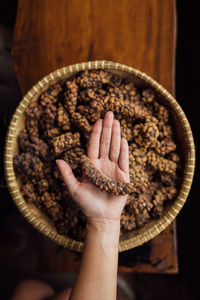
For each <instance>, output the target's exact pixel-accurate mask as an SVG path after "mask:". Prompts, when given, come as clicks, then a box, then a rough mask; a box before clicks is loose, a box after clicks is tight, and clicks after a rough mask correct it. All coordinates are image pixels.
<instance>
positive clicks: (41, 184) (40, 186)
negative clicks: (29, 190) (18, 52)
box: [35, 178, 49, 194]
mask: <svg viewBox="0 0 200 300" xmlns="http://www.w3.org/2000/svg"><path fill="white" fill-rule="evenodd" d="M35 188H36V189H37V191H38V192H39V193H40V194H42V193H44V192H47V191H48V189H49V183H48V181H47V180H46V179H44V178H43V179H41V180H39V181H37V182H36V184H35Z"/></svg>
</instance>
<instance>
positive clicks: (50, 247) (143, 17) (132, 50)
mask: <svg viewBox="0 0 200 300" xmlns="http://www.w3.org/2000/svg"><path fill="white" fill-rule="evenodd" d="M175 49H176V7H175V1H174V0H165V1H160V0H143V1H141V0H84V1H80V0H59V1H57V0H42V1H41V0H18V10H17V18H16V24H15V30H14V36H13V47H12V57H13V61H14V67H15V70H16V74H17V78H18V81H19V85H20V88H21V92H22V94H25V92H26V91H27V90H28V89H29V88H31V87H32V85H33V84H35V83H36V82H37V81H38V80H39V79H40V78H42V77H43V76H44V75H46V74H48V73H49V72H51V71H53V70H55V69H57V68H60V67H63V66H67V65H70V64H73V63H78V62H84V61H89V60H101V59H104V60H111V61H116V62H119V63H124V64H127V65H130V66H133V67H134V68H138V69H139V70H141V71H144V72H146V73H147V74H148V75H150V76H152V77H153V78H154V79H156V80H157V81H158V82H159V83H160V84H161V85H163V86H164V87H165V88H166V89H167V90H168V91H169V92H171V93H172V94H174V92H175V87H174V83H175V82H174V76H175ZM79 262H80V255H76V254H74V253H73V252H71V251H69V250H67V249H63V248H60V247H58V246H57V245H56V244H55V243H53V242H52V241H50V240H48V239H47V238H45V237H44V239H43V240H42V244H41V252H40V255H39V258H38V269H39V270H42V271H45V272H47V271H50V272H74V271H77V269H78V266H79ZM119 271H126V272H135V271H137V272H155V273H159V272H161V273H176V272H178V263H177V249H176V225H175V222H174V223H173V224H171V225H170V226H169V227H168V228H167V229H166V230H165V231H164V232H162V233H161V234H160V235H159V236H157V237H155V238H154V239H153V240H151V241H150V242H148V243H146V244H145V245H143V246H141V247H138V248H136V249H133V250H129V251H126V252H124V253H121V254H120V255H119Z"/></svg>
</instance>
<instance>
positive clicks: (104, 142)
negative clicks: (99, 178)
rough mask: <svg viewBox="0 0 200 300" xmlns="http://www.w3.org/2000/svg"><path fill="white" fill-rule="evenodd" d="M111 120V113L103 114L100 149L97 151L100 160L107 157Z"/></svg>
mask: <svg viewBox="0 0 200 300" xmlns="http://www.w3.org/2000/svg"><path fill="white" fill-rule="evenodd" d="M113 118H114V115H113V112H111V111H109V112H107V113H106V114H105V117H104V120H103V127H102V132H101V139H100V149H99V156H100V158H107V157H108V156H109V152H110V139H111V132H112V124H113Z"/></svg>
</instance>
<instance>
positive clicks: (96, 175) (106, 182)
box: [82, 155, 137, 195]
mask: <svg viewBox="0 0 200 300" xmlns="http://www.w3.org/2000/svg"><path fill="white" fill-rule="evenodd" d="M82 168H83V171H84V174H85V175H86V176H87V177H88V178H89V179H90V181H91V182H92V183H94V184H95V185H96V187H98V188H99V189H100V190H101V191H104V192H108V193H112V194H115V195H126V194H132V193H136V192H137V190H136V188H135V186H134V185H133V184H131V183H128V182H123V181H120V180H116V181H115V180H113V179H111V178H109V177H108V176H106V175H105V174H103V173H102V172H100V171H99V170H97V169H96V168H95V166H94V164H93V163H92V161H91V160H90V159H89V158H88V157H87V156H86V155H83V157H82Z"/></svg>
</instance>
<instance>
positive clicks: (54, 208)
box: [40, 192, 63, 221]
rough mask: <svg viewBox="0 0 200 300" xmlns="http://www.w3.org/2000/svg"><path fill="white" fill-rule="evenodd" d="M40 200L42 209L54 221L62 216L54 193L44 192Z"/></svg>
mask: <svg viewBox="0 0 200 300" xmlns="http://www.w3.org/2000/svg"><path fill="white" fill-rule="evenodd" d="M40 202H41V203H42V204H43V211H44V212H45V213H46V214H47V215H48V216H49V217H50V218H52V219H53V220H54V221H57V220H58V219H60V218H63V212H62V208H61V206H60V204H59V203H58V202H57V199H56V194H55V193H48V192H44V193H43V195H42V196H41V197H40Z"/></svg>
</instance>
